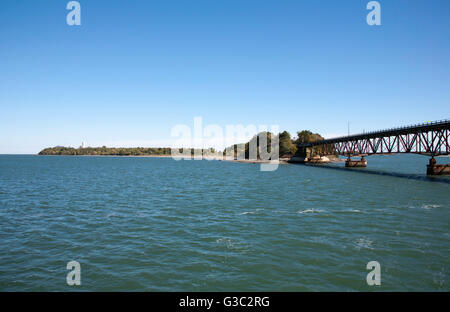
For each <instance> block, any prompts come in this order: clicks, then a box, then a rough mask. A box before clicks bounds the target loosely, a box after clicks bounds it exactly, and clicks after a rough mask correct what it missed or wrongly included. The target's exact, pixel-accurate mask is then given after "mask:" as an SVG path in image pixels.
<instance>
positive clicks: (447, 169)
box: [427, 157, 450, 175]
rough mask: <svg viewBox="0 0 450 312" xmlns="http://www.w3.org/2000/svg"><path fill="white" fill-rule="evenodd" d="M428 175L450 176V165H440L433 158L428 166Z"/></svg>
mask: <svg viewBox="0 0 450 312" xmlns="http://www.w3.org/2000/svg"><path fill="white" fill-rule="evenodd" d="M427 175H450V165H447V164H446V165H438V164H436V159H434V157H431V158H430V162H429V163H428V165H427Z"/></svg>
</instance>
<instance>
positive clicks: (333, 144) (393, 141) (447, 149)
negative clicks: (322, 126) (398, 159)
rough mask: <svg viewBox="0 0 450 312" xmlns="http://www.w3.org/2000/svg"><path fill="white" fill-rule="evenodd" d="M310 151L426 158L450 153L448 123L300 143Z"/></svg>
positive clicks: (419, 125) (349, 154)
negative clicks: (405, 154)
mask: <svg viewBox="0 0 450 312" xmlns="http://www.w3.org/2000/svg"><path fill="white" fill-rule="evenodd" d="M299 148H312V150H313V154H321V155H331V154H338V155H344V156H364V155H374V154H397V153H413V154H421V155H429V156H440V155H449V154H450V120H449V119H446V120H440V121H435V122H429V123H424V124H418V125H411V126H405V127H400V128H393V129H386V130H381V131H373V132H367V133H363V134H357V135H350V136H345V137H339V138H333V139H326V140H322V141H316V142H311V143H304V144H300V145H299Z"/></svg>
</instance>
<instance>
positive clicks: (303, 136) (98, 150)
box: [39, 130, 324, 159]
mask: <svg viewBox="0 0 450 312" xmlns="http://www.w3.org/2000/svg"><path fill="white" fill-rule="evenodd" d="M262 134H264V135H266V136H267V152H271V141H272V137H273V134H272V133H270V132H265V133H259V134H257V135H255V136H254V137H253V138H252V139H251V140H250V141H249V142H246V143H243V144H241V146H244V152H245V158H247V159H248V158H249V156H250V151H249V147H250V145H251V144H256V146H257V147H258V149H257V158H258V159H259V157H260V152H261V149H260V139H259V138H260V137H261V135H262ZM323 139H324V138H323V137H322V136H321V135H320V134H318V133H312V132H311V131H309V130H303V131H298V132H297V136H296V138H292V137H291V134H290V133H289V132H287V131H284V132H281V133H279V134H278V140H279V155H280V157H282V158H289V157H292V156H295V155H297V154H298V153H299V152H301V151H299V150H298V149H297V145H298V144H301V143H310V142H314V141H318V140H323ZM255 141H256V142H255ZM238 145H239V144H234V145H232V146H230V147H227V148H226V149H225V150H224V151H223V154H224V155H233V154H234V156H236V155H237V151H238ZM180 151H181V150H180ZM197 153H199V154H202V155H208V154H211V153H216V151H215V150H214V149H213V148H210V149H191V155H194V154H197ZM171 154H172V153H171V148H170V147H106V146H102V147H79V148H74V147H65V146H55V147H48V148H45V149H43V150H42V151H40V152H39V155H91V156H95V155H96V156H170V155H171Z"/></svg>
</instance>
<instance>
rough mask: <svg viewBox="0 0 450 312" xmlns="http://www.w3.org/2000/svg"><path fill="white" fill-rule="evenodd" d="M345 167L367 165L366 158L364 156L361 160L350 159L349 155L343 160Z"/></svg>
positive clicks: (362, 166)
mask: <svg viewBox="0 0 450 312" xmlns="http://www.w3.org/2000/svg"><path fill="white" fill-rule="evenodd" d="M345 167H349V168H364V167H367V160H366V159H365V158H364V156H362V157H361V160H352V159H351V158H350V156H349V157H348V158H347V160H346V161H345Z"/></svg>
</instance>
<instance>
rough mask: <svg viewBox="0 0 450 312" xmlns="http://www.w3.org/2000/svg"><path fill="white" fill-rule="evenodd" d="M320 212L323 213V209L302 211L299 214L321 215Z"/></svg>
mask: <svg viewBox="0 0 450 312" xmlns="http://www.w3.org/2000/svg"><path fill="white" fill-rule="evenodd" d="M319 212H323V210H321V209H306V210H301V211H299V212H298V213H319Z"/></svg>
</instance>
